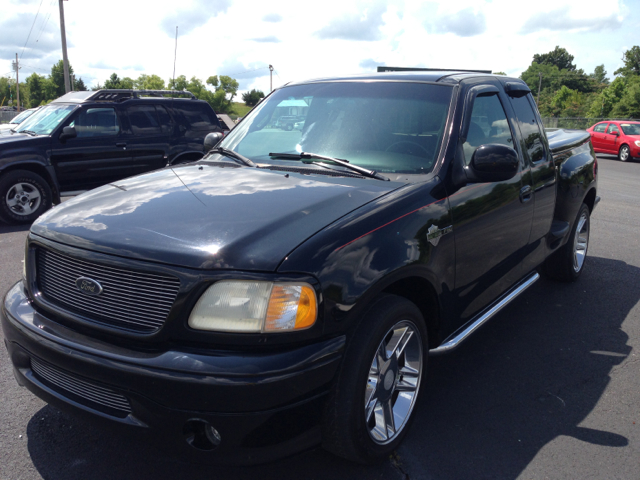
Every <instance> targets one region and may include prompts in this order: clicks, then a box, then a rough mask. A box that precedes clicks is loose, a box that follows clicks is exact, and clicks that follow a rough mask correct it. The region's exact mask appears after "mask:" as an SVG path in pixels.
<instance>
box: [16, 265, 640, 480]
mask: <svg viewBox="0 0 640 480" xmlns="http://www.w3.org/2000/svg"><path fill="white" fill-rule="evenodd" d="M588 262H589V263H588V268H587V269H586V271H585V273H584V275H583V276H582V277H581V279H580V280H579V281H578V282H576V283H574V284H559V283H553V282H551V281H547V280H541V281H539V282H537V283H536V284H535V285H534V286H533V287H531V288H530V289H529V291H528V292H526V293H525V294H524V295H522V296H521V297H520V298H518V299H517V300H515V301H514V302H513V303H512V304H511V305H509V306H508V307H507V308H505V310H504V311H503V312H501V313H500V314H499V315H498V316H496V318H495V319H493V320H492V321H491V322H490V323H489V324H488V325H487V326H485V327H483V328H482V329H481V330H480V331H479V332H478V333H476V334H475V336H474V337H473V338H472V339H470V340H469V341H468V342H467V343H466V344H464V345H463V346H461V347H460V349H459V350H458V351H456V352H454V353H452V354H450V355H447V356H442V357H432V358H430V365H429V374H428V376H427V378H426V382H425V384H424V386H425V387H426V388H425V389H424V390H423V395H422V396H421V399H420V401H419V404H418V406H417V411H416V418H415V421H414V424H413V426H412V427H411V429H410V431H409V432H408V435H407V437H406V439H405V441H404V443H403V444H402V445H401V447H400V448H399V450H398V452H397V455H396V456H395V457H394V458H393V459H390V460H389V461H385V462H383V463H382V464H380V465H375V466H362V465H355V464H352V463H349V462H346V461H343V460H341V459H339V458H337V457H334V456H332V455H329V454H327V453H325V452H324V451H322V450H320V449H317V450H314V451H311V452H307V453H304V454H301V455H298V456H295V457H293V458H289V459H286V460H281V461H279V462H276V463H272V464H269V465H263V466H260V467H247V468H228V467H218V466H202V465H192V464H186V463H183V462H180V461H179V460H175V459H170V458H167V457H166V456H164V455H163V454H160V453H159V452H157V451H156V450H154V448H153V447H151V446H149V445H147V444H144V443H141V442H139V441H138V440H137V439H136V438H134V437H131V436H124V435H122V432H119V433H112V432H111V431H110V430H104V429H103V428H100V427H101V426H104V424H103V423H100V424H96V425H94V423H93V422H87V421H85V420H83V419H81V418H77V417H75V416H70V415H67V414H65V413H62V412H59V411H58V410H56V409H54V408H52V407H50V406H46V407H44V408H43V409H41V410H40V411H39V412H38V413H37V414H36V415H34V416H33V417H32V419H31V420H30V422H29V424H28V426H27V434H28V439H29V440H28V442H29V443H28V448H29V453H30V455H31V459H32V461H33V463H34V465H35V467H36V468H37V470H38V472H39V473H40V475H42V477H43V478H45V479H47V480H62V479H65V480H70V479H85V478H92V479H98V480H101V479H112V478H118V479H136V480H140V479H146V478H153V479H154V480H160V479H174V478H190V479H194V480H195V479H199V478H215V479H229V480H232V479H233V480H240V479H244V478H247V479H249V478H251V479H253V478H261V479H271V478H273V479H282V478H314V479H324V478H326V479H340V478H344V479H347V478H349V479H351V478H359V479H368V478H406V477H405V474H407V475H408V477H409V478H412V477H413V478H415V477H421V478H436V479H458V478H460V479H467V478H505V479H508V478H516V477H518V475H519V474H520V473H521V472H522V471H523V470H524V469H525V468H526V467H527V465H529V463H530V462H531V460H532V459H533V458H534V457H535V456H536V454H537V453H538V452H539V451H540V450H541V449H542V448H543V447H544V446H545V445H547V444H548V443H549V442H551V441H552V440H553V439H555V438H556V437H558V436H561V435H565V436H570V437H574V438H577V439H579V440H581V441H583V442H588V443H592V444H596V445H601V446H606V447H620V448H624V447H625V446H627V444H628V440H627V438H625V437H624V436H621V435H619V434H617V433H615V432H612V431H601V430H595V429H590V428H586V427H582V426H580V424H581V422H583V421H584V419H585V418H586V417H587V416H588V415H589V413H590V412H591V411H592V410H593V409H594V408H595V406H596V404H597V403H598V401H599V399H600V398H601V396H602V395H603V393H604V392H605V390H606V388H607V385H608V383H609V380H610V374H611V371H612V369H613V368H614V367H615V366H616V365H619V364H621V363H622V362H624V360H625V358H626V357H627V355H628V354H629V352H630V351H631V347H629V346H628V345H627V340H628V337H627V335H626V334H625V333H624V331H623V330H622V329H621V327H622V324H623V322H624V321H625V319H626V318H627V315H628V314H629V312H630V311H631V310H632V309H633V307H634V306H635V305H636V304H637V303H638V301H639V300H640V292H638V290H637V288H633V285H637V282H638V278H640V269H639V268H637V267H633V266H630V265H627V264H626V263H624V262H622V261H618V260H609V259H604V258H598V257H590V258H589V259H588Z"/></svg>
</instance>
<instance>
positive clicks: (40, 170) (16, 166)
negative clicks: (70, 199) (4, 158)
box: [0, 161, 60, 204]
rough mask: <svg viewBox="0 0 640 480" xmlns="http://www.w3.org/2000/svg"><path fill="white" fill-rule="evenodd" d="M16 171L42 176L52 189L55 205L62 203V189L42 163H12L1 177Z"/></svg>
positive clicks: (2, 170)
mask: <svg viewBox="0 0 640 480" xmlns="http://www.w3.org/2000/svg"><path fill="white" fill-rule="evenodd" d="M15 170H26V171H28V172H32V173H35V174H36V175H40V176H41V177H42V178H44V180H45V182H47V183H48V184H49V188H51V193H52V194H53V198H52V200H53V203H54V204H59V203H60V189H59V188H58V182H57V180H56V179H55V178H54V176H53V175H52V174H51V172H50V171H49V170H48V169H47V167H45V166H44V165H42V163H41V162H38V161H31V162H29V161H26V162H21V163H11V164H9V165H6V166H5V167H3V168H2V169H1V170H0V176H1V175H4V174H6V173H8V172H13V171H15Z"/></svg>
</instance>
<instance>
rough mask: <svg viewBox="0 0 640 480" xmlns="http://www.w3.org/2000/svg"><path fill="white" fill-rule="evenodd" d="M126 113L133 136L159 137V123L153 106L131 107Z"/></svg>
mask: <svg viewBox="0 0 640 480" xmlns="http://www.w3.org/2000/svg"><path fill="white" fill-rule="evenodd" d="M127 113H128V115H129V123H131V131H132V132H133V134H134V135H160V132H161V130H160V122H159V121H158V116H157V114H156V109H155V107H154V106H153V105H133V106H131V107H129V108H128V109H127Z"/></svg>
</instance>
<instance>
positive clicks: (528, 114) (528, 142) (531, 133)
mask: <svg viewBox="0 0 640 480" xmlns="http://www.w3.org/2000/svg"><path fill="white" fill-rule="evenodd" d="M527 97H528V95H525V96H524V97H520V98H511V104H512V105H513V109H514V110H515V113H516V120H517V122H518V126H519V127H520V133H521V134H522V139H523V140H524V146H525V150H526V152H527V154H528V156H529V160H530V161H531V162H532V163H537V162H540V161H542V160H544V159H545V157H546V155H545V149H544V143H542V133H541V132H540V127H539V126H538V121H537V120H536V114H535V113H534V111H533V108H532V107H531V104H530V103H529V99H528V98H527Z"/></svg>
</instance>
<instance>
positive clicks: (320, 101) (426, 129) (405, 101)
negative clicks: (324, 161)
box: [221, 82, 452, 173]
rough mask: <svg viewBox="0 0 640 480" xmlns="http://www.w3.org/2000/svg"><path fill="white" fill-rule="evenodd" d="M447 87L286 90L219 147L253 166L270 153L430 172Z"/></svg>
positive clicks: (340, 85)
mask: <svg viewBox="0 0 640 480" xmlns="http://www.w3.org/2000/svg"><path fill="white" fill-rule="evenodd" d="M451 92H452V89H451V87H450V86H448V85H434V84H425V83H409V82H406V83H405V82H371V83H366V82H336V83H314V84H307V85H294V86H291V87H284V88H282V89H280V90H278V91H276V92H274V93H273V94H272V95H270V96H269V97H268V98H267V99H266V100H264V101H263V102H262V103H261V104H260V105H258V106H257V107H256V108H255V109H254V110H253V111H252V112H251V114H249V116H248V117H247V118H246V119H245V120H243V121H242V122H241V123H240V124H239V125H238V126H237V127H236V128H235V129H234V130H232V132H231V133H230V134H229V136H228V137H226V138H225V139H224V140H223V142H222V144H221V145H222V146H223V147H225V148H228V149H231V150H235V151H236V152H238V153H240V154H242V155H244V156H246V157H248V158H250V159H251V160H253V161H254V162H256V163H263V164H279V165H282V164H288V165H292V164H294V163H295V161H286V160H282V159H271V158H270V157H269V153H270V152H281V153H299V152H302V151H305V152H313V153H315V154H320V155H325V156H329V157H335V158H341V159H346V160H348V161H349V162H350V163H352V164H355V165H358V166H361V167H364V168H367V169H370V170H376V171H378V172H381V173H384V172H386V173H429V172H430V171H431V170H432V169H433V166H434V165H435V162H436V156H437V152H438V150H439V146H440V143H441V141H442V136H443V132H444V129H445V124H446V119H447V115H448V111H449V104H450V101H451Z"/></svg>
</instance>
